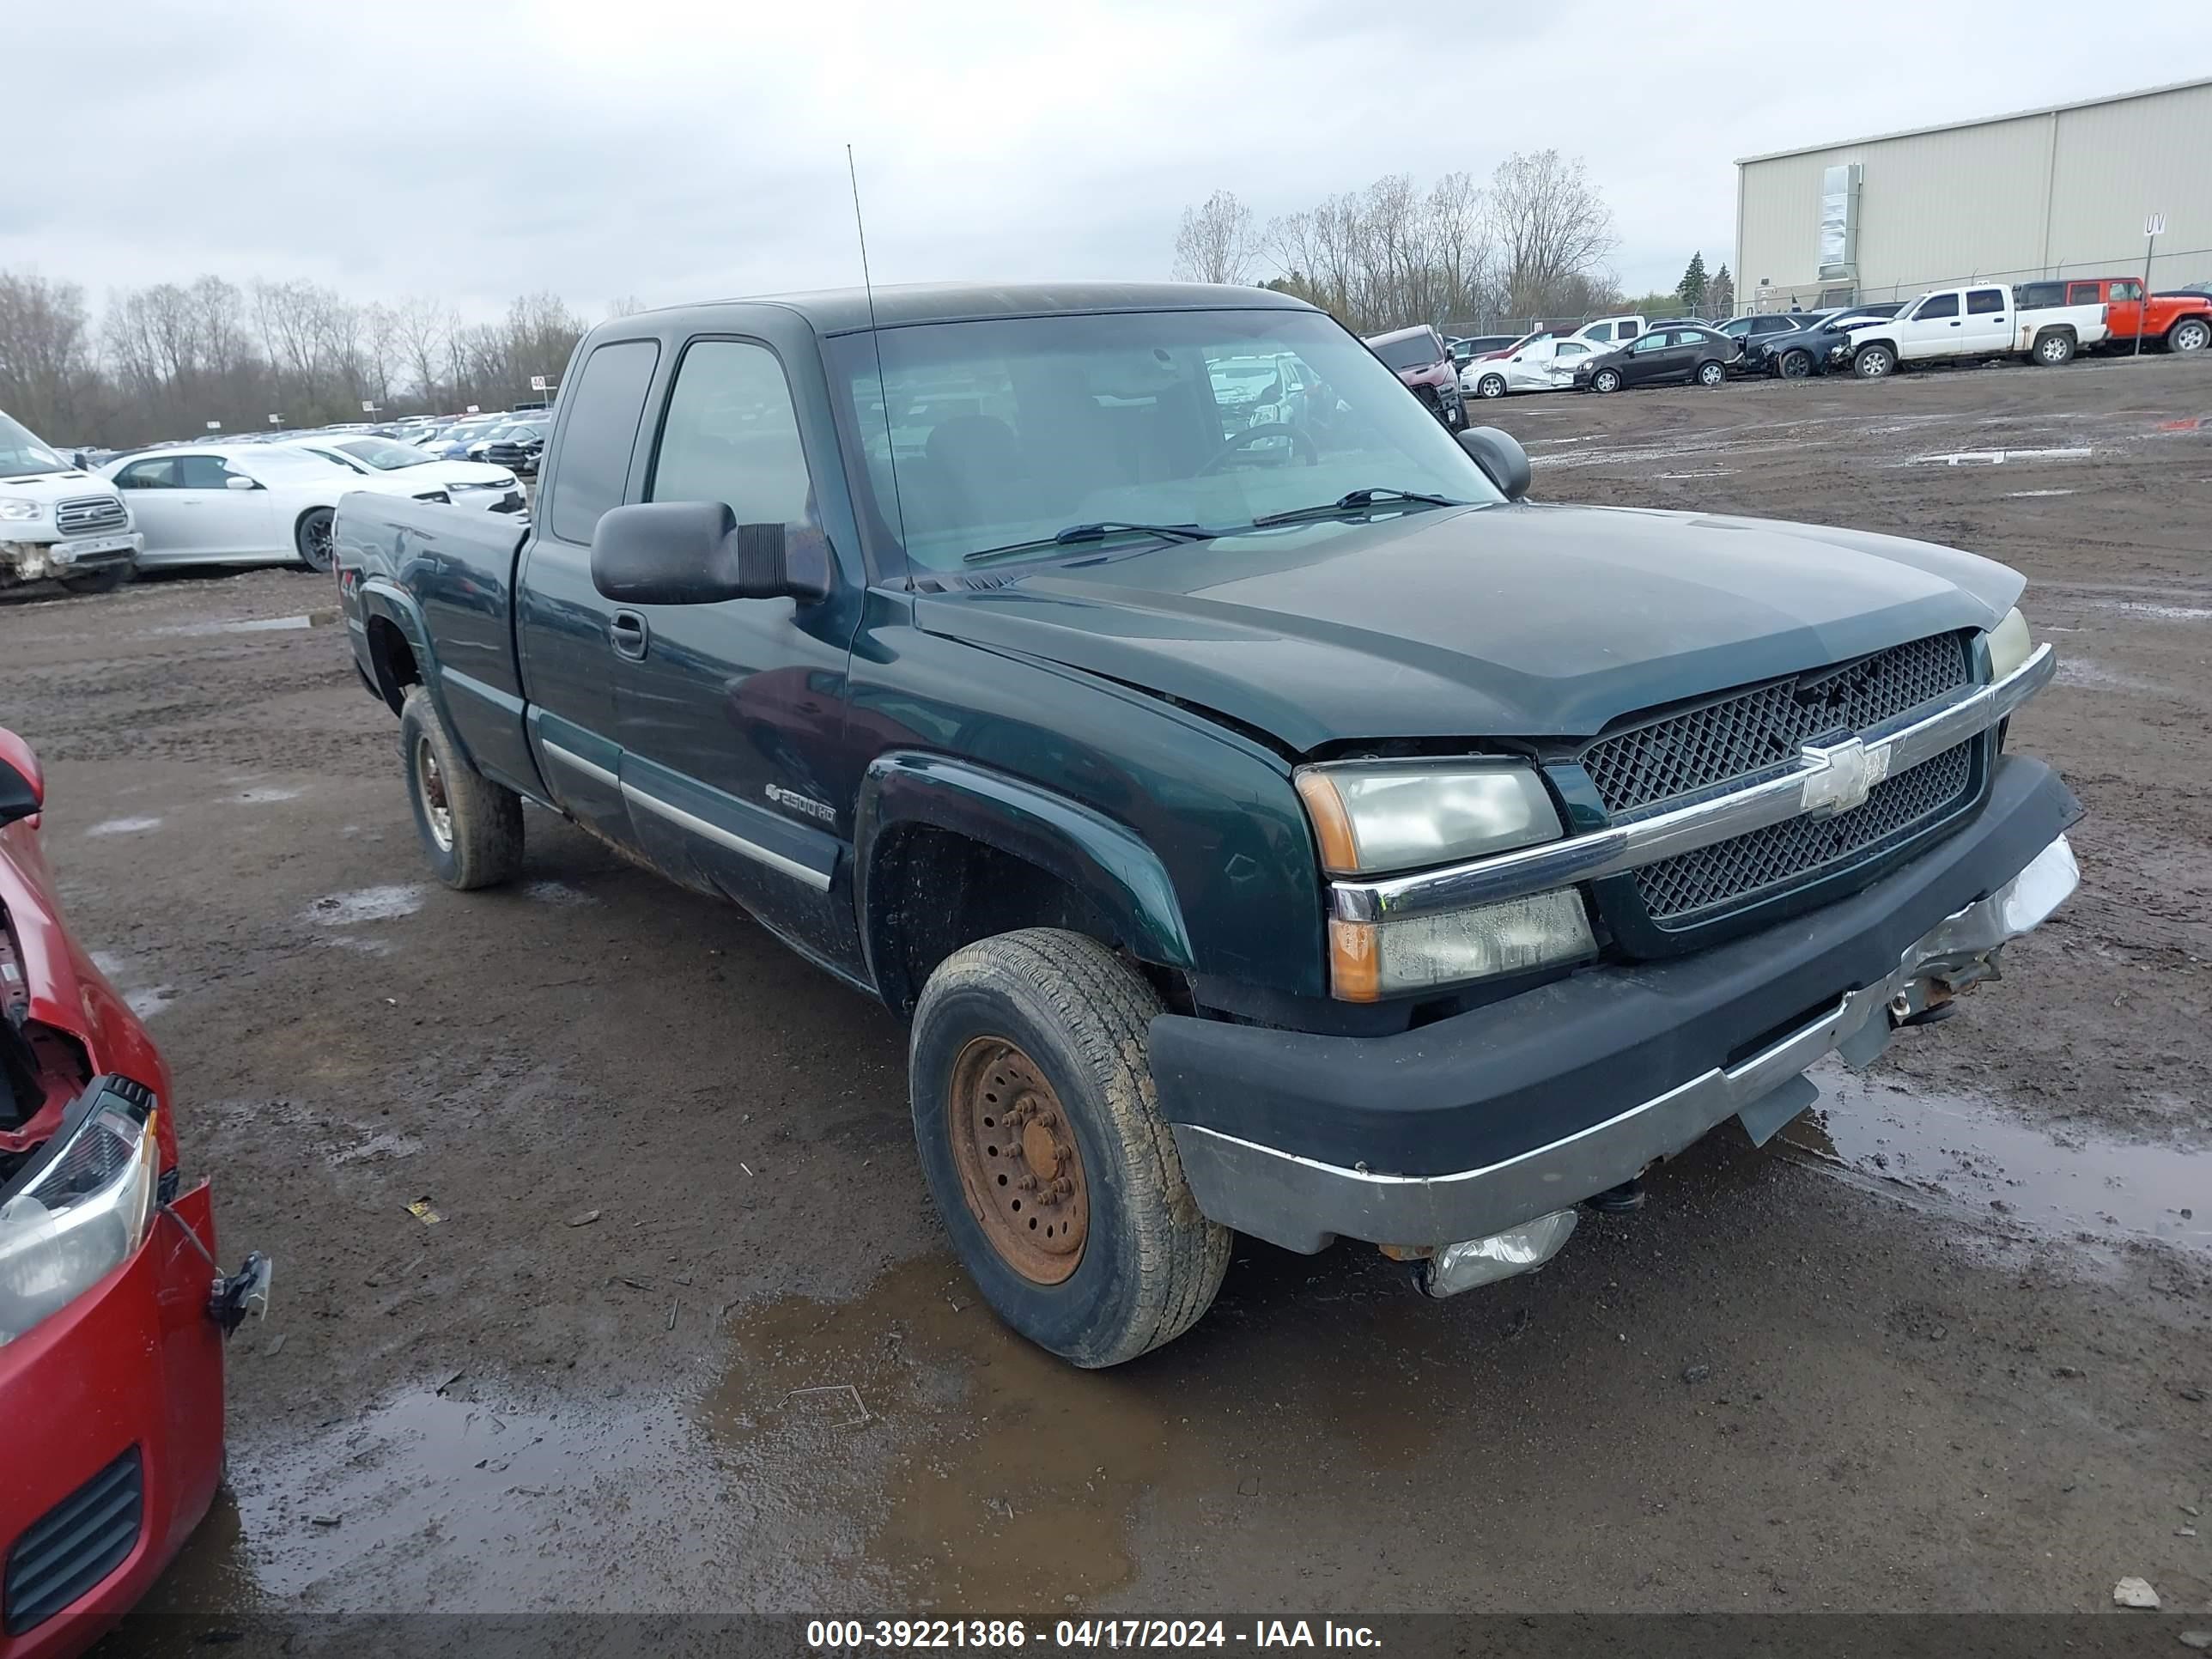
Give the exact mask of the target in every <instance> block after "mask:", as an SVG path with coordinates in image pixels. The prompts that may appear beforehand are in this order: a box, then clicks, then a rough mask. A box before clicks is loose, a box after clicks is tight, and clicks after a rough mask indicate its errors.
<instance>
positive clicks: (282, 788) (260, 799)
mask: <svg viewBox="0 0 2212 1659" xmlns="http://www.w3.org/2000/svg"><path fill="white" fill-rule="evenodd" d="M306 793H307V790H306V789H305V788H304V787H300V786H298V785H288V784H276V783H271V784H264V785H262V786H261V787H259V788H256V789H241V790H240V791H239V792H238V797H237V798H238V799H240V801H243V802H244V803H246V805H249V806H270V805H275V804H276V802H278V801H280V800H297V799H300V797H301V796H302V795H304V794H306Z"/></svg>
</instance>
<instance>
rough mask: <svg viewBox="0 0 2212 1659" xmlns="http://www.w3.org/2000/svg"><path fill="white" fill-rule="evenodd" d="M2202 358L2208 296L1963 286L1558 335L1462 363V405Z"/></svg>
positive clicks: (2130, 282)
mask: <svg viewBox="0 0 2212 1659" xmlns="http://www.w3.org/2000/svg"><path fill="white" fill-rule="evenodd" d="M2138 334H2140V337H2141V339H2142V343H2143V344H2144V345H2145V346H2147V347H2149V348H2153V349H2160V350H2166V351H2172V352H2182V353H2189V352H2197V351H2203V350H2204V349H2207V348H2208V346H2212V295H2203V294H2197V293H2194V292H2191V291H2188V290H2180V291H2177V292H2172V293H2166V294H2154V295H2150V296H2149V298H2148V300H2146V299H2145V298H2144V295H2143V292H2142V283H2140V282H2139V281H2137V280H2136V279H2134V278H2131V277H2078V278H2070V279H2068V280H2066V281H2063V282H2038V283H2020V284H2018V285H2017V286H2015V287H2012V288H2006V287H2004V286H2002V285H2001V284H1996V283H1970V284H1967V285H1966V286H1964V287H1960V288H1952V289H1936V290H1934V291H1932V292H1930V293H1928V294H1923V295H1921V296H1920V297H1919V298H1918V299H1917V300H1914V301H1909V302H1906V301H1894V302H1884V303H1881V304H1875V305H1863V306H1847V307H1832V308H1830V309H1827V310H1822V311H1811V312H1796V311H1792V312H1767V313H1758V314H1754V315H1751V316H1745V317H1736V318H1732V319H1729V321H1727V322H1724V323H1720V324H1717V325H1709V324H1705V323H1700V322H1698V321H1695V320H1694V319H1662V320H1659V321H1657V322H1652V321H1649V320H1647V319H1644V318H1643V317H1636V316H1631V317H1609V318H1601V319H1597V320H1596V321H1595V322H1591V323H1587V324H1584V325H1583V326H1581V327H1580V328H1577V329H1575V330H1573V331H1571V332H1566V331H1541V332H1538V333H1534V334H1528V335H1524V336H1522V337H1521V338H1520V339H1517V340H1514V341H1511V342H1509V343H1507V344H1505V345H1504V346H1503V347H1500V348H1498V349H1493V350H1491V351H1488V352H1478V353H1471V354H1469V355H1468V356H1467V357H1466V359H1465V360H1464V361H1463V362H1462V366H1461V368H1460V371H1459V383H1460V389H1461V391H1462V393H1463V394H1464V395H1465V396H1467V397H1471V398H1503V397H1505V396H1507V395H1508V394H1510V393H1513V392H1559V391H1565V390H1566V389H1568V388H1570V387H1574V388H1577V389H1581V390H1589V391H1596V392H1617V391H1619V390H1620V389H1621V388H1622V387H1623V386H1638V385H1644V384H1649V383H1652V382H1659V381H1675V382H1681V383H1685V384H1692V385H1699V386H1719V385H1721V384H1722V383H1723V381H1724V380H1727V379H1728V378H1729V376H1730V375H1734V374H1771V375H1777V376H1779V377H1781V378H1783V379H1786V380H1799V379H1802V378H1804V377H1805V376H1807V375H1811V374H1828V373H1831V372H1841V371H1844V370H1848V371H1850V372H1851V373H1853V374H1857V375H1859V376H1860V377H1861V378H1863V379H1866V380H1879V379H1881V377H1883V376H1885V375H1887V374H1893V373H1895V372H1896V371H1897V370H1898V369H1899V368H1905V367H1910V366H1912V365H1915V364H1921V363H1934V362H1981V361H1985V360H1988V359H1990V358H1996V357H2008V356H2009V357H2018V358H2022V359H2025V360H2027V361H2029V362H2037V363H2041V364H2044V365H2045V366H2052V367H2055V366H2056V365H2058V364H2061V363H2065V362H2071V361H2072V360H2073V358H2074V357H2075V356H2077V355H2079V354H2080V353H2081V352H2085V351H2093V350H2100V349H2101V350H2127V349H2133V348H2134V346H2135V344H2136V340H2137V337H2138Z"/></svg>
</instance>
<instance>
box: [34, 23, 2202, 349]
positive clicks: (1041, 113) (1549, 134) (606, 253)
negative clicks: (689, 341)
mask: <svg viewBox="0 0 2212 1659" xmlns="http://www.w3.org/2000/svg"><path fill="white" fill-rule="evenodd" d="M1668 11H1669V9H1668V8H1658V9H1654V8H1652V7H1650V6H1649V5H1635V6H1631V5H1626V4H1609V3H1598V0H1587V3H1573V0H1568V3H1554V4H1548V5H1542V6H1511V7H1508V6H1504V5H1498V4H1496V3H1491V0H1458V3H1449V4H1447V3H1431V0H1397V3H1385V4H1382V5H1371V4H1358V3H1344V0H1338V3H1328V4H1307V3H1304V0H1249V3H1248V0H1173V3H1158V4H1156V3H1152V0H1117V3H1113V4H1096V5H1092V4H1085V3H1082V0H1020V3H1000V0H924V3H915V0H906V3H883V4H875V3H845V0H799V3H792V0H777V3H762V0H738V3H735V4H731V3H714V4H687V3H678V0H535V3H530V4H520V3H516V4H507V3H501V0H441V3H439V4H437V5H435V6H432V5H417V4H415V3H411V0H381V3H379V4H376V5H374V6H362V7H356V6H348V7H343V8H338V7H332V6H328V5H324V4H300V3H296V0H293V3H285V4H267V5H264V4H261V3H258V0H221V3H216V0H202V3H198V4H189V5H187V4H167V3H152V0H111V3H106V4H103V5H101V6H99V7H97V8H74V7H64V6H52V5H48V6H33V5H30V4H27V3H26V4H21V5H18V6H15V7H14V8H12V13H13V15H11V17H10V19H9V23H8V25H7V29H6V36H7V50H6V60H7V64H8V73H7V76H6V81H7V91H6V94H5V100H4V104H0V108H3V109H4V111H5V115H6V119H7V130H8V136H9V148H10V149H11V151H12V154H13V156H14V162H15V164H14V165H13V166H11V167H9V168H8V169H7V173H8V178H9V185H8V188H7V189H6V191H4V193H0V269H9V270H36V271H39V272H40V273H42V274H44V275H46V276H52V277H62V278H68V279H70V280H74V281H76V282H80V283H83V284H84V285H85V286H86V288H87V289H88V290H89V292H90V294H91V295H92V297H93V299H94V303H95V305H97V304H98V303H100V301H101V300H102V299H103V298H104V296H105V294H106V289H108V288H109V287H110V286H111V285H116V284H137V283H149V282H156V281H161V280H164V279H188V278H190V277H191V276H195V275H197V274H198V273H200V272H202V271H215V272H217V273H219V274H221V275H222V276H228V277H230V278H232V279H234V280H240V281H243V280H245V279H247V278H250V277H252V276H272V277H276V276H305V277H309V278H312V279H313V280H315V281H318V282H321V283H328V284H330V285H331V286H333V287H335V288H337V289H340V290H341V291H343V292H344V293H346V294H347V295H350V296H352V297H354V298H356V299H362V300H368V299H380V298H381V299H390V298H396V297H398V296H400V295H405V294H410V293H416V292H434V293H438V294H441V295H446V296H447V297H448V298H450V299H451V300H452V301H453V302H454V303H455V304H457V305H458V306H459V307H461V308H462V310H463V311H464V312H465V313H469V314H471V315H479V314H482V313H486V312H489V311H491V310H494V309H496V308H498V307H501V306H502V305H503V304H504V302H505V301H506V300H507V297H508V296H510V295H514V294H516V293H519V292H520V291H522V290H524V289H540V288H550V289H555V290H556V291H558V292H560V293H561V294H562V295H566V296H567V297H568V299H569V300H570V301H572V302H573V303H574V304H575V305H576V306H577V307H578V308H579V309H580V310H581V311H582V312H584V313H585V314H586V316H588V317H592V318H597V317H598V316H599V315H601V314H603V313H604V312H605V307H606V305H607V302H608V301H610V300H611V299H612V298H614V297H615V296H617V295H629V294H635V295H637V296H639V297H640V298H641V299H642V300H644V301H647V303H649V304H650V303H660V302H664V301H678V300H685V299H698V298H707V297H713V296H719V295H733V294H744V293H751V292H760V291H763V290H769V289H779V288H805V287H817V286H823V285H831V284H842V283H848V282H853V281H856V280H857V279H858V276H859V263H858V259H857V256H856V254H855V252H854V238H853V226H852V217H851V200H850V197H849V196H848V192H847V185H846V179H845V172H844V167H845V158H844V149H843V146H844V144H845V143H847V142H848V141H849V142H850V143H853V144H854V147H855V149H856V150H857V152H858V155H859V159H860V182H861V189H862V194H863V198H864V201H865V204H866V210H867V215H868V230H869V244H870V251H871V252H872V256H873V259H874V270H875V276H876V280H877V281H878V282H896V281H902V280H915V279H922V278H931V277H988V276H999V277H1039V276H1139V277H1141V276H1165V275H1166V274H1167V270H1168V266H1169V264H1170V252H1171V248H1172V245H1173V240H1174V235H1175V227H1176V218H1177V216H1178V215H1179V214H1180V212H1181V210H1182V208H1183V206H1184V205H1185V204H1187V203H1190V202H1194V201H1197V200H1199V199H1200V198H1202V197H1205V196H1206V194H1207V192H1209V191H1212V190H1214V189H1217V188H1227V189H1230V190H1233V191H1236V192H1237V194H1238V195H1240V196H1242V197H1243V198H1244V199H1245V200H1246V201H1247V202H1249V204H1251V205H1252V206H1253V208H1254V209H1255V211H1256V212H1257V213H1258V214H1259V216H1261V218H1263V219H1264V218H1265V217H1266V216H1267V215H1269V214H1271V213H1278V212H1282V211H1285V210H1293V209H1296V208H1299V207H1303V206H1305V205H1308V204H1311V203H1312V202H1313V201H1315V200H1316V199H1317V198H1319V197H1322V196H1323V195H1326V194H1328V193H1329V192H1332V191H1339V190H1343V189H1347V188H1356V187H1358V186H1361V185H1365V184H1367V183H1368V182H1369V181H1370V180H1371V179H1375V178H1376V176H1378V175H1380V174H1382V173H1389V172H1395V171H1407V172H1411V173H1413V175H1414V176H1415V178H1416V179H1417V180H1421V181H1425V180H1427V179H1431V178H1433V177H1434V176H1435V175H1437V173H1443V172H1445V171H1448V170H1450V169H1453V168H1468V169H1471V170H1473V171H1474V172H1475V173H1478V174H1482V175H1487V173H1489V171H1490V169H1491V168H1492V167H1493V166H1495V165H1496V163H1497V162H1498V160H1499V159H1500V158H1501V157H1502V156H1504V155H1506V154H1508V153H1510V152H1511V151H1513V150H1516V149H1543V148H1547V147H1556V148H1558V149H1560V150H1563V151H1565V152H1567V153H1569V154H1573V155H1582V156H1584V157H1586V158H1587V159H1588V161H1589V167H1590V169H1591V172H1592V173H1593V175H1594V177H1595V179H1596V180H1597V181H1598V183H1599V184H1600V185H1601V188H1602V189H1603V190H1604V191H1605V194H1606V196H1607V198H1608V199H1609V201H1610V202H1611V204H1612V205H1613V212H1614V215H1615V217H1616V220H1617V223H1618V228H1619V230H1620V238H1621V244H1620V250H1619V252H1617V254H1616V255H1615V256H1614V264H1615V267H1616V269H1617V271H1618V273H1619V275H1620V280H1621V282H1622V283H1623V284H1624V285H1625V286H1626V288H1627V289H1629V290H1630V291H1631V292H1638V291H1641V290H1643V289H1646V288H1650V287H1670V286H1672V285H1673V283H1674V280H1675V279H1676V278H1677V277H1678V276H1680V273H1681V269H1682V265H1683V264H1684V262H1685V261H1686V259H1687V258H1688V257H1689V255H1690V253H1691V251H1692V249H1693V248H1701V249H1702V250H1703V251H1704V252H1705V262H1706V264H1707V265H1708V267H1712V266H1716V265H1717V264H1720V263H1721V262H1722V261H1723V260H1727V261H1729V263H1730V264H1731V265H1733V263H1734V250H1733V249H1732V248H1731V247H1730V246H1729V243H1730V240H1731V238H1732V236H1733V234H1734V225H1735V167H1733V166H1732V165H1731V163H1732V162H1733V161H1734V160H1735V158H1736V157H1737V156H1739V155H1747V154H1753V153H1757V152H1759V151H1764V150H1770V149H1785V148H1790V147H1792V146H1796V145H1799V144H1806V143H1817V142H1821V141H1826V140H1833V139H1841V138H1848V137H1857V136H1861V135H1863V134H1867V133H1871V132H1876V131H1887V130H1889V129H1893V128H1897V127H1902V126H1912V125H1924V124H1928V123H1932V122H1937V121H1943V120H1948V119H1952V118H1960V117H1967V116H1973V115H1980V114H1988V113H1994V112H2001V111H2005V110H2011V109H2017V108H2021V107H2023V106H2032V105H2035V104H2038V103H2043V102H2056V101H2061V100H2069V99H2075V98H2083V97H2091V96H2095V95H2098V94H2105V93H2108V92H2113V91H2118V90H2122V89H2124V88H2134V87H2141V86H2145V85H2150V84H2154V83H2157V82H2166V81H2173V80H2179V79H2183V78H2186V77H2189V76H2197V75H2203V74H2206V73H2208V72H2212V28H2208V27H2207V24H2208V22H2212V14H2209V13H2207V11H2206V10H2205V8H2204V0H2142V3H2135V4H2130V5H2127V6H2123V7H2117V8H2112V9H2108V11H2106V12H2105V13H2100V14H2097V15H2086V14H2084V13H2083V12H2082V11H2081V8H2080V7H2078V6H2075V5H2061V4H2057V3H2051V0H2014V3H2010V4H2006V5H1990V4H1986V3H1984V4H1973V5H1966V4H1953V3H1943V0H1935V3H1929V0H1915V3H1890V0H1854V3H1853V4H1851V5H1850V7H1849V8H1847V11H1848V16H1849V21H1848V22H1846V23H1843V24H1838V23H1834V22H1830V21H1823V20H1824V18H1826V17H1827V16H1829V15H1832V9H1830V8H1826V7H1820V6H1815V5H1802V6H1793V5H1788V4H1775V3H1771V0H1766V3H1758V4H1753V3H1744V0H1703V3H1701V4H1699V6H1698V7H1696V8H1695V9H1694V18H1695V21H1694V22H1693V23H1691V22H1675V21H1671V20H1669V18H1668ZM2154 42H2156V43H2165V44H2160V45H2157V46H2153V44H2152V43H2154ZM1763 64H1771V65H1773V68H1772V69H1771V72H1770V71H1765V70H1762V65H1763ZM1960 189H1961V191H1962V192H1965V191H1972V189H1973V181H1972V180H1971V179H1961V180H1960Z"/></svg>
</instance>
